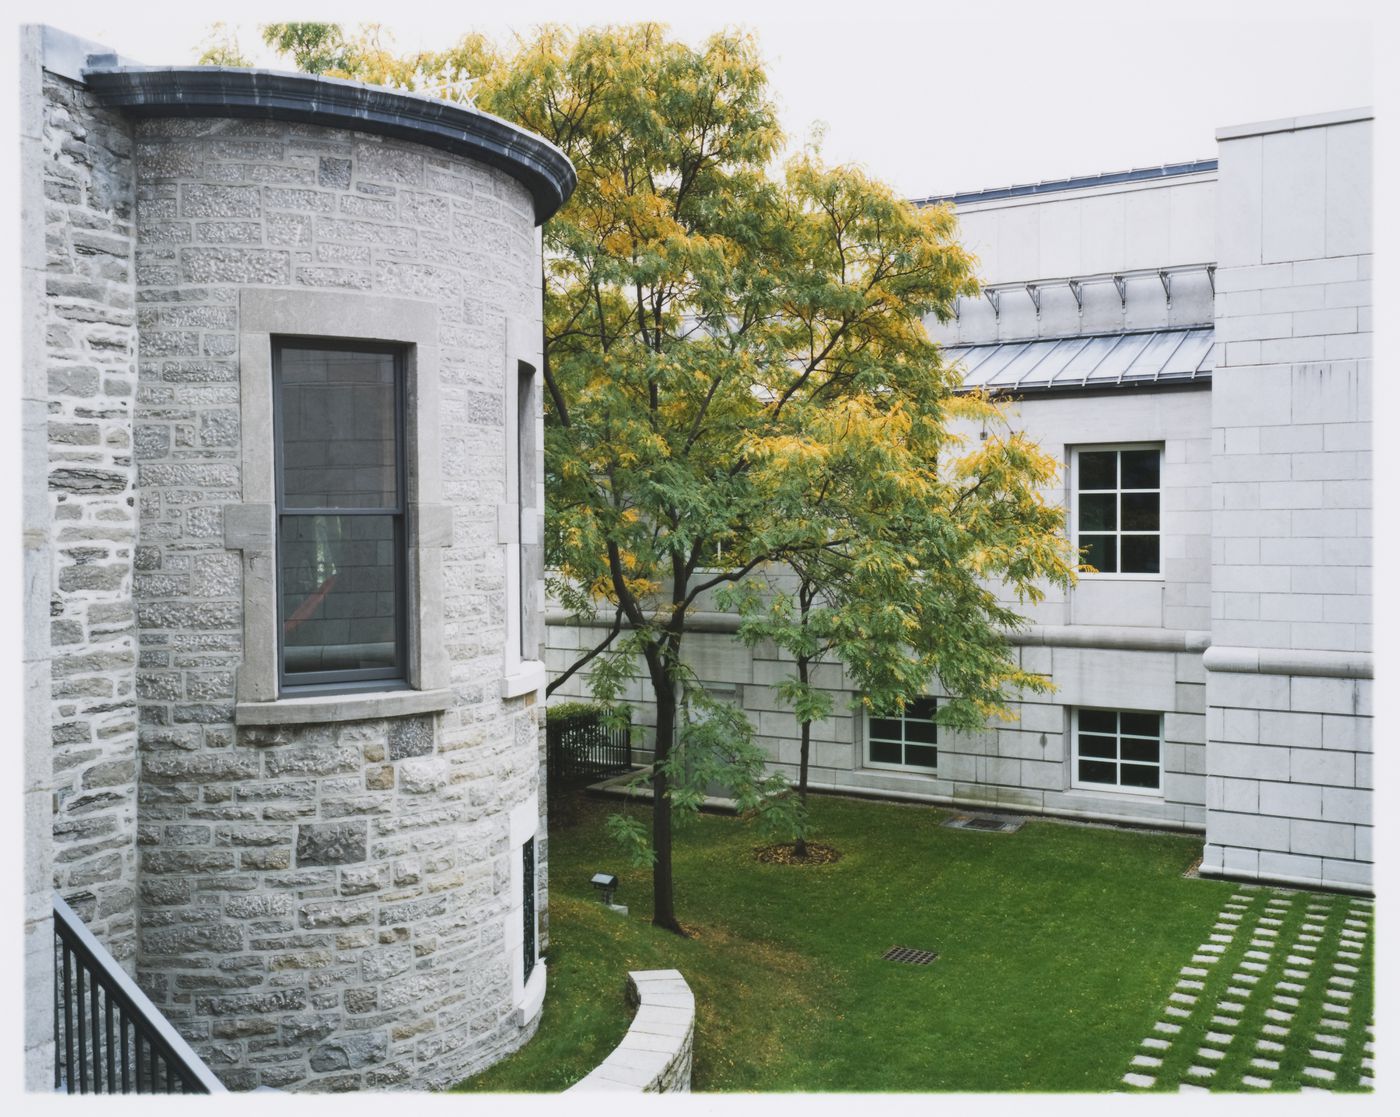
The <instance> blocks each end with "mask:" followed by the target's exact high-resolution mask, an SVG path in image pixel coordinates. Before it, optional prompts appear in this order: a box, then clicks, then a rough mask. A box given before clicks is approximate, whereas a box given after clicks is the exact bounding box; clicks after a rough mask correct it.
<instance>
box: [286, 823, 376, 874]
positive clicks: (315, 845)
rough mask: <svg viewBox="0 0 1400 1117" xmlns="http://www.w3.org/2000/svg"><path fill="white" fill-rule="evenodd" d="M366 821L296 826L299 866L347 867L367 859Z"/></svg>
mask: <svg viewBox="0 0 1400 1117" xmlns="http://www.w3.org/2000/svg"><path fill="white" fill-rule="evenodd" d="M367 842H368V830H367V827H366V824H365V823H364V822H337V823H322V824H303V825H301V826H298V827H297V864H298V865H345V864H349V863H351V862H356V861H363V860H365V857H366V855H367V854H366V845H367Z"/></svg>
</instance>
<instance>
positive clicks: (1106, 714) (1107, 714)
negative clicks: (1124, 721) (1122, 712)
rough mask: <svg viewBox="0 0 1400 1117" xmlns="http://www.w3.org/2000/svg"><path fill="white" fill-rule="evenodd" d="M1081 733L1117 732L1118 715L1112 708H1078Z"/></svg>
mask: <svg viewBox="0 0 1400 1117" xmlns="http://www.w3.org/2000/svg"><path fill="white" fill-rule="evenodd" d="M1079 730H1080V732H1081V733H1117V732H1118V715H1117V714H1116V713H1114V712H1113V711H1112V710H1080V711H1079Z"/></svg>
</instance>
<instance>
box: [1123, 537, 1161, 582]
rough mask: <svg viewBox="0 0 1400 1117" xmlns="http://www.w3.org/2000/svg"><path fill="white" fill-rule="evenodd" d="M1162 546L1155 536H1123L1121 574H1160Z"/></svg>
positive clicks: (1158, 538) (1159, 539)
mask: <svg viewBox="0 0 1400 1117" xmlns="http://www.w3.org/2000/svg"><path fill="white" fill-rule="evenodd" d="M1161 555H1162V544H1161V538H1160V536H1156V535H1125V536H1123V573H1125V574H1160V573H1161V572H1162V558H1161Z"/></svg>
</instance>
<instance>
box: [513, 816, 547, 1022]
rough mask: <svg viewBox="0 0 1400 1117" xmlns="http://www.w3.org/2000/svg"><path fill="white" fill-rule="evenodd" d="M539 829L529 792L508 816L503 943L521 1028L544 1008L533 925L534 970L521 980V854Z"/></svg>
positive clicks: (542, 970) (540, 959)
mask: <svg viewBox="0 0 1400 1117" xmlns="http://www.w3.org/2000/svg"><path fill="white" fill-rule="evenodd" d="M539 825H540V799H539V792H537V791H532V792H531V793H530V795H529V797H528V798H527V799H526V800H525V801H524V802H522V803H518V804H516V806H515V807H513V808H512V809H511V812H510V911H509V913H508V914H507V915H506V926H505V936H506V941H507V942H509V943H512V944H513V946H512V947H511V955H510V959H511V960H510V981H511V1001H512V1003H513V1004H514V1005H515V1022H516V1024H517V1025H518V1026H519V1027H522V1028H523V1027H525V1026H526V1025H527V1024H529V1023H530V1021H532V1020H533V1019H534V1018H535V1017H536V1016H538V1015H539V1012H540V1009H541V1008H543V1007H544V991H545V969H546V963H545V958H544V956H543V955H541V954H539V949H538V944H539V937H538V935H539V933H538V924H536V928H537V929H536V939H535V942H536V955H537V956H536V959H535V968H534V969H533V970H532V971H531V972H530V980H529V981H526V980H525V943H524V935H523V933H522V932H523V931H524V923H523V922H522V920H523V919H524V918H525V862H524V855H523V852H522V851H523V850H524V847H525V843H526V842H527V841H529V840H530V839H531V838H538V836H539ZM539 863H540V851H539V842H538V841H536V843H535V866H536V868H535V888H536V897H535V918H536V919H537V920H538V919H539V910H540V905H539V896H538V891H539V887H540V879H539Z"/></svg>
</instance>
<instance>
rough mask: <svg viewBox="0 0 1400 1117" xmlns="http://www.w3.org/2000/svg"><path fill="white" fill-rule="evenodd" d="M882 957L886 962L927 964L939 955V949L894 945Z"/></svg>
mask: <svg viewBox="0 0 1400 1117" xmlns="http://www.w3.org/2000/svg"><path fill="white" fill-rule="evenodd" d="M881 957H882V958H883V959H884V960H885V961H886V962H905V963H907V964H908V965H911V966H927V965H928V964H929V963H930V962H932V961H933V960H934V959H935V958H937V957H938V951H936V950H916V949H914V947H912V946H892V947H890V948H889V949H888V950H887V951H885V953H884V954H882V955H881Z"/></svg>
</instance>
